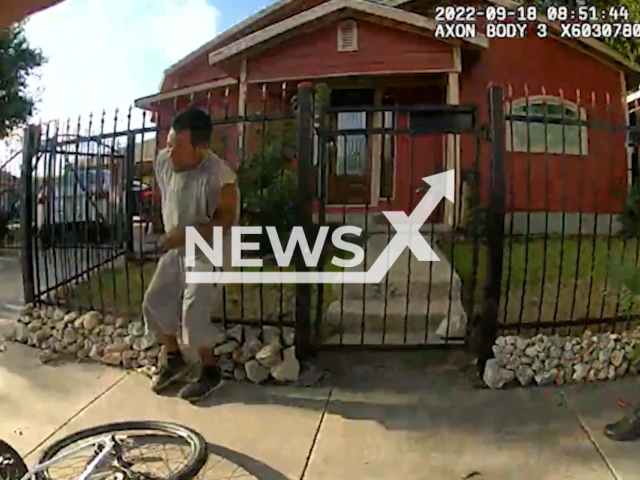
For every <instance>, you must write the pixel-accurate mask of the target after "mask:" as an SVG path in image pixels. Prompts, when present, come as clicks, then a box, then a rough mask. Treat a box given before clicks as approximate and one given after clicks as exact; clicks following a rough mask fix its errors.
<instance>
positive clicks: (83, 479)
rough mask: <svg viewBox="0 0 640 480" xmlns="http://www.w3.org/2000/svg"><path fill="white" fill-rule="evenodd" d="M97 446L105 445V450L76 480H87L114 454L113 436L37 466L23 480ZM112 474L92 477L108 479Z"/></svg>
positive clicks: (97, 440)
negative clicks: (107, 457) (108, 456)
mask: <svg viewBox="0 0 640 480" xmlns="http://www.w3.org/2000/svg"><path fill="white" fill-rule="evenodd" d="M96 445H103V446H104V447H105V448H104V449H103V450H102V451H101V452H100V453H99V454H98V455H96V457H95V458H94V459H93V460H92V461H91V463H89V465H87V468H86V469H85V470H84V472H82V474H81V475H80V476H79V477H78V478H77V479H76V480H87V479H88V478H89V477H90V476H91V474H92V473H93V472H94V470H95V469H96V468H98V466H99V465H100V463H101V462H102V461H103V460H104V459H105V457H106V456H107V455H109V454H110V453H111V452H113V450H114V447H115V445H116V442H115V440H114V439H113V437H112V436H109V437H107V436H105V437H101V438H98V439H95V440H91V441H88V442H84V443H82V444H80V445H78V446H77V447H75V448H73V449H72V450H69V451H68V452H65V453H64V454H63V455H59V456H57V457H55V458H52V459H51V460H49V461H47V462H44V463H41V464H40V465H37V466H36V467H35V468H33V470H30V471H29V472H27V474H26V475H25V476H24V477H22V479H21V480H30V479H32V478H33V477H34V476H35V475H36V474H37V473H40V472H42V471H44V470H46V469H48V468H49V467H50V466H51V465H55V464H56V463H58V462H60V461H61V460H64V459H65V458H67V457H69V456H71V455H73V454H74V453H78V452H80V451H82V450H86V449H88V448H90V447H93V446H96ZM111 474H112V472H105V473H104V474H103V475H96V476H94V477H92V480H93V479H100V478H102V477H106V476H109V475H111Z"/></svg>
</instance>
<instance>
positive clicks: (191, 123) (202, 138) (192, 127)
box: [171, 108, 213, 147]
mask: <svg viewBox="0 0 640 480" xmlns="http://www.w3.org/2000/svg"><path fill="white" fill-rule="evenodd" d="M171 128H173V129H174V130H175V132H176V133H180V132H184V131H185V130H189V131H190V132H191V145H193V146H194V147H195V146H197V145H200V144H202V143H206V144H207V145H208V144H209V140H210V139H211V130H212V129H213V125H212V124H211V117H209V114H207V112H205V111H204V110H202V109H200V108H190V109H188V110H185V111H184V112H182V113H180V114H178V115H176V117H175V118H174V119H173V121H172V122H171Z"/></svg>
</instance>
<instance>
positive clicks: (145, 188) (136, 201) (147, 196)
mask: <svg viewBox="0 0 640 480" xmlns="http://www.w3.org/2000/svg"><path fill="white" fill-rule="evenodd" d="M131 190H132V192H133V210H132V213H133V215H134V216H137V217H140V219H145V218H147V217H149V216H150V214H151V211H152V208H153V189H152V188H151V187H150V186H149V185H147V184H146V183H143V182H141V181H140V180H133V181H132V182H131Z"/></svg>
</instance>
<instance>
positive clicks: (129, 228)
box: [123, 133, 144, 256]
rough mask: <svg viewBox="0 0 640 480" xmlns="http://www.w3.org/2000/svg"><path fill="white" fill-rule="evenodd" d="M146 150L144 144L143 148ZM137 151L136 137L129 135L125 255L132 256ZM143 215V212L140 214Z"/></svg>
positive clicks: (126, 162)
mask: <svg viewBox="0 0 640 480" xmlns="http://www.w3.org/2000/svg"><path fill="white" fill-rule="evenodd" d="M140 148H141V149H142V150H144V142H142V144H141V147H140ZM135 149H136V136H135V135H134V134H133V133H129V134H128V135H127V149H126V152H125V159H124V172H123V173H124V175H123V177H124V179H123V187H124V221H125V228H124V247H125V253H126V254H127V255H130V256H132V255H133V254H134V241H133V202H134V199H133V191H132V180H133V170H134V168H135V158H134V157H135ZM140 214H141V215H142V212H140Z"/></svg>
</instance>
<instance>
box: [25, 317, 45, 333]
mask: <svg viewBox="0 0 640 480" xmlns="http://www.w3.org/2000/svg"><path fill="white" fill-rule="evenodd" d="M42 325H43V323H42V320H34V321H33V322H31V323H30V324H29V325H27V330H29V331H30V332H31V333H34V332H37V331H38V330H40V329H41V328H42Z"/></svg>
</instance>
